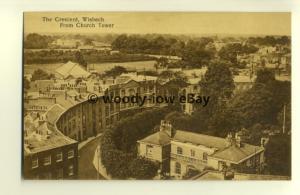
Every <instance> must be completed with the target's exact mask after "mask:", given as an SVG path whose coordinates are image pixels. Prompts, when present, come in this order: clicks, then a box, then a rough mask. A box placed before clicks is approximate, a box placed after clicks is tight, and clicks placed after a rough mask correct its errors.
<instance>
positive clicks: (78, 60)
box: [75, 51, 87, 68]
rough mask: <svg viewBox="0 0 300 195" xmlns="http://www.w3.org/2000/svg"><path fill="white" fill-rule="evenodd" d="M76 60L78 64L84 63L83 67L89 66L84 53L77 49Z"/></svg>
mask: <svg viewBox="0 0 300 195" xmlns="http://www.w3.org/2000/svg"><path fill="white" fill-rule="evenodd" d="M75 61H76V62H77V63H78V64H80V65H82V66H83V67H85V68H87V62H86V61H85V59H84V57H83V55H82V54H81V52H80V51H77V52H76V53H75Z"/></svg>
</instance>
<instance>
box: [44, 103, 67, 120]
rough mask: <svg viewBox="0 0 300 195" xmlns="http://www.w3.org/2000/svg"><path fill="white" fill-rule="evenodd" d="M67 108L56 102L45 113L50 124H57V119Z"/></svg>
mask: <svg viewBox="0 0 300 195" xmlns="http://www.w3.org/2000/svg"><path fill="white" fill-rule="evenodd" d="M65 110H66V109H65V108H64V107H62V106H61V105H59V104H54V105H53V106H52V107H51V108H49V110H48V111H47V112H46V113H45V116H46V120H47V121H48V122H49V123H50V124H53V125H54V124H55V122H56V120H57V119H58V118H59V116H60V115H61V114H62V113H63V112H64V111H65Z"/></svg>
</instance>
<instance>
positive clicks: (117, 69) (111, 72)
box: [105, 66, 127, 77]
mask: <svg viewBox="0 0 300 195" xmlns="http://www.w3.org/2000/svg"><path fill="white" fill-rule="evenodd" d="M122 73H127V70H126V68H124V67H123V66H115V67H113V68H112V69H110V70H108V71H105V76H108V77H117V76H120V75H121V74H122Z"/></svg>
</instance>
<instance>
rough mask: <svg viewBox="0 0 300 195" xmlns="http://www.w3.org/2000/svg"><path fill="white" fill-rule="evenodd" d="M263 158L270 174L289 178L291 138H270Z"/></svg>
mask: <svg viewBox="0 0 300 195" xmlns="http://www.w3.org/2000/svg"><path fill="white" fill-rule="evenodd" d="M265 157H266V163H267V170H268V171H269V172H270V174H274V175H286V176H291V136H290V135H282V134H280V135H276V136H272V137H270V140H269V142H268V143H267V145H266V151H265Z"/></svg>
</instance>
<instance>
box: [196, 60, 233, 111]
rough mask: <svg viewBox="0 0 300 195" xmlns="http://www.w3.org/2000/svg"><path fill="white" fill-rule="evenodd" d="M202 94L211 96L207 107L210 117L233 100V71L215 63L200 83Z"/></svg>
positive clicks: (219, 63)
mask: <svg viewBox="0 0 300 195" xmlns="http://www.w3.org/2000/svg"><path fill="white" fill-rule="evenodd" d="M199 84H200V87H201V90H202V94H203V95H205V96H210V104H209V105H208V106H207V108H208V109H207V111H208V113H207V114H208V115H211V114H212V113H213V112H215V111H216V109H217V108H219V109H220V108H221V107H220V105H221V104H223V103H224V102H225V101H226V100H228V99H229V98H231V96H232V93H233V90H234V83H233V77H232V74H231V71H230V70H229V68H228V67H227V66H224V64H223V63H222V62H219V61H215V62H213V63H212V64H211V65H210V66H208V69H207V71H206V73H205V75H204V78H203V79H202V80H201V81H200V83H199Z"/></svg>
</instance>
